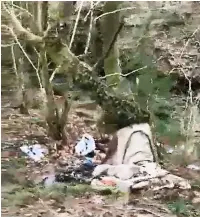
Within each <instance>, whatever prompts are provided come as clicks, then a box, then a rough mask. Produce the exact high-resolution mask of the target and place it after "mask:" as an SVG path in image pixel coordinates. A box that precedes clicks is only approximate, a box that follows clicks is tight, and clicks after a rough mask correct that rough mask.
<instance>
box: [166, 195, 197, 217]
mask: <svg viewBox="0 0 200 217" xmlns="http://www.w3.org/2000/svg"><path fill="white" fill-rule="evenodd" d="M168 208H169V210H171V212H172V213H173V214H175V215H177V216H191V217H193V216H194V217H195V216H199V213H198V211H197V210H195V208H194V207H193V205H192V204H191V203H190V202H188V201H185V200H183V199H180V200H176V201H174V202H171V203H169V204H168Z"/></svg>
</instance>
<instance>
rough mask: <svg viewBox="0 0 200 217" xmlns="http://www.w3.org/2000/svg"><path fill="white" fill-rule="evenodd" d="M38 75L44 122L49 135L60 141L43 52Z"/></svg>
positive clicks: (56, 114)
mask: <svg viewBox="0 0 200 217" xmlns="http://www.w3.org/2000/svg"><path fill="white" fill-rule="evenodd" d="M40 65H41V69H40V73H41V78H42V84H43V87H44V90H45V93H46V121H47V124H48V127H49V135H50V136H51V137H52V138H53V139H56V140H60V139H61V138H62V136H61V129H60V123H59V114H58V109H57V106H56V104H55V101H54V95H53V89H52V86H51V83H50V82H49V72H48V66H47V58H46V52H45V50H41V51H40Z"/></svg>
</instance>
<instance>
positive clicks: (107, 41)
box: [101, 1, 121, 86]
mask: <svg viewBox="0 0 200 217" xmlns="http://www.w3.org/2000/svg"><path fill="white" fill-rule="evenodd" d="M120 4H121V2H116V1H113V2H112V1H108V2H106V3H105V5H104V13H109V12H112V11H115V10H117V9H118V6H119V5H120ZM101 24H102V25H101V26H102V35H103V53H104V55H105V53H106V52H107V51H108V49H109V47H110V45H111V43H112V41H113V38H114V36H115V34H116V32H117V30H118V28H119V26H120V12H116V13H111V14H107V15H106V16H104V17H103V18H102V23H101ZM104 72H105V75H110V74H115V75H113V76H108V77H107V83H108V84H109V85H114V84H116V85H115V86H117V85H118V84H119V81H120V75H119V74H121V68H120V65H119V50H118V46H117V40H116V41H115V43H114V45H113V46H112V49H111V50H110V52H109V54H108V56H107V57H106V58H105V59H104ZM116 73H119V74H118V75H116Z"/></svg>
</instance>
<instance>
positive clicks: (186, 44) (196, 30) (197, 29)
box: [179, 26, 200, 58]
mask: <svg viewBox="0 0 200 217" xmlns="http://www.w3.org/2000/svg"><path fill="white" fill-rule="evenodd" d="M199 29H200V26H198V27H197V28H196V29H195V31H194V32H193V33H192V35H191V37H190V38H189V39H188V40H187V42H186V43H185V46H184V47H183V49H182V51H181V54H180V57H179V58H181V57H182V56H183V53H184V51H185V49H186V48H187V46H188V44H189V42H190V40H191V38H192V37H193V36H194V35H195V34H196V33H197V32H198V31H199Z"/></svg>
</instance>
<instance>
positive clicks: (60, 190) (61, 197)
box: [2, 183, 120, 206]
mask: <svg viewBox="0 0 200 217" xmlns="http://www.w3.org/2000/svg"><path fill="white" fill-rule="evenodd" d="M96 194H100V195H104V196H106V197H108V198H110V197H113V198H118V196H120V195H119V194H118V193H115V192H111V191H109V190H107V191H106V190H104V191H97V190H94V189H92V188H91V186H90V185H86V184H77V185H70V184H64V183H58V184H54V185H52V186H50V187H46V188H45V187H43V186H36V187H32V188H24V187H22V186H17V185H16V186H15V187H14V188H12V189H11V190H10V191H9V192H7V194H4V196H3V200H2V206H8V205H9V206H25V205H29V204H32V203H34V202H35V201H37V200H39V199H42V200H44V201H48V200H55V201H56V202H58V203H63V202H64V201H65V200H66V198H67V197H69V196H73V197H79V198H81V197H89V196H92V195H96Z"/></svg>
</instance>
